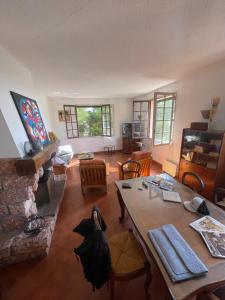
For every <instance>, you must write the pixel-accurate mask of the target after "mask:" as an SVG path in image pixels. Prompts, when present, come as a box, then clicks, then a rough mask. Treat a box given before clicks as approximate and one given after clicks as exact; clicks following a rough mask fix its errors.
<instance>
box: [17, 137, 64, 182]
mask: <svg viewBox="0 0 225 300" xmlns="http://www.w3.org/2000/svg"><path fill="white" fill-rule="evenodd" d="M59 144H60V142H59V141H58V140H57V141H55V142H53V143H51V144H49V145H47V146H46V147H44V149H43V150H41V151H39V152H38V153H36V154H34V155H33V156H25V157H23V158H20V159H18V160H17V161H16V170H17V173H18V175H20V176H25V175H32V174H35V173H36V172H37V171H38V169H39V168H40V167H41V166H42V165H43V164H44V163H45V162H47V161H48V160H49V159H50V158H51V155H52V153H53V152H56V151H57V148H58V146H59Z"/></svg>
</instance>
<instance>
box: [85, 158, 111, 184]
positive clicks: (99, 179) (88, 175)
mask: <svg viewBox="0 0 225 300" xmlns="http://www.w3.org/2000/svg"><path fill="white" fill-rule="evenodd" d="M80 178H81V184H83V185H106V164H105V162H104V160H99V159H93V160H81V161H80Z"/></svg>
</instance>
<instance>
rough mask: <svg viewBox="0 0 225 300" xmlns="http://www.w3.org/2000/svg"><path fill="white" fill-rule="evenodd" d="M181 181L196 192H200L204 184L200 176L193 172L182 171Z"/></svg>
mask: <svg viewBox="0 0 225 300" xmlns="http://www.w3.org/2000/svg"><path fill="white" fill-rule="evenodd" d="M181 181H182V183H183V184H184V185H186V186H187V187H189V188H190V189H192V190H193V191H195V192H197V193H198V194H201V193H202V191H203V190H204V188H205V184H204V182H203V180H202V179H201V177H200V176H199V175H198V174H197V173H194V172H184V173H183V176H182V179H181Z"/></svg>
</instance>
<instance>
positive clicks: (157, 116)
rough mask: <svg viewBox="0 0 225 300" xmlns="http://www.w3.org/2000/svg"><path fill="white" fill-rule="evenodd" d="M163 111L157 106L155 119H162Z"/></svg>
mask: <svg viewBox="0 0 225 300" xmlns="http://www.w3.org/2000/svg"><path fill="white" fill-rule="evenodd" d="M163 113H164V108H157V109H156V120H157V121H158V120H163Z"/></svg>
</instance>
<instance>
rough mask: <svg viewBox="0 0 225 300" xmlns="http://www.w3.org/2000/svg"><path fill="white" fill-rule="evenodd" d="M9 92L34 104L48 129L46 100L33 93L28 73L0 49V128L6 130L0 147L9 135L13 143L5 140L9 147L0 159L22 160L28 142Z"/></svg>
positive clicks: (2, 135) (3, 150)
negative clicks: (24, 146)
mask: <svg viewBox="0 0 225 300" xmlns="http://www.w3.org/2000/svg"><path fill="white" fill-rule="evenodd" d="M10 91H14V92H17V93H19V94H22V95H24V96H27V97H30V98H32V99H35V100H37V103H38V106H39V108H40V111H41V114H42V118H43V121H44V123H45V126H46V129H47V130H50V129H51V126H50V121H49V111H48V104H47V99H46V98H45V97H44V96H43V95H41V93H40V92H39V91H38V92H37V91H36V90H35V88H34V85H33V82H32V78H31V74H30V72H29V71H28V70H27V69H25V68H24V67H23V66H22V65H21V64H20V63H19V62H18V61H17V60H16V59H15V58H14V57H12V56H11V55H10V54H8V53H7V52H6V51H5V50H4V49H3V48H1V47H0V110H1V112H2V115H3V116H4V120H3V119H2V120H1V124H3V122H5V124H4V125H5V126H7V127H8V130H9V131H7V130H6V129H7V127H5V126H3V125H2V126H1V128H0V137H1V141H0V143H2V142H3V139H2V138H3V137H4V136H5V135H6V134H9V132H10V133H11V135H12V139H10V138H9V140H8V142H9V141H12V143H11V144H10V145H8V146H9V147H7V148H5V147H4V148H3V147H1V148H0V157H12V156H23V155H24V153H23V144H24V142H25V141H27V140H28V137H27V134H26V132H25V130H24V127H23V125H22V122H21V120H20V117H19V114H18V112H17V110H16V107H15V104H14V102H13V99H12V97H11V95H10ZM1 117H2V116H1ZM7 149H8V150H7ZM6 150H7V151H6Z"/></svg>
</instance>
